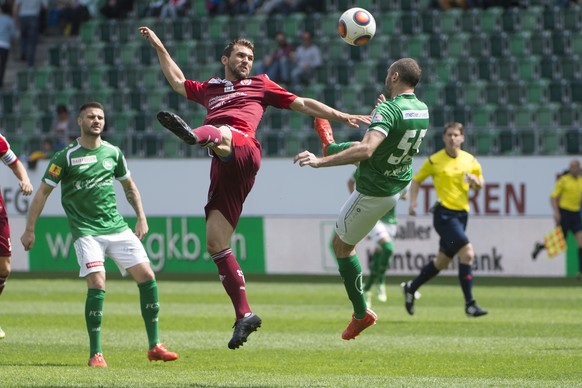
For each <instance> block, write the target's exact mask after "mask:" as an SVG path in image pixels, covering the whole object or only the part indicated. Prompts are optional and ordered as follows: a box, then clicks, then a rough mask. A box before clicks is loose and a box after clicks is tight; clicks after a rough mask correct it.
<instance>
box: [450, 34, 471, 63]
mask: <svg viewBox="0 0 582 388" xmlns="http://www.w3.org/2000/svg"><path fill="white" fill-rule="evenodd" d="M469 37H470V35H469V34H467V33H466V32H458V33H456V34H453V35H449V36H448V39H447V55H448V56H450V57H453V58H465V57H466V56H467V55H468V48H467V47H468V44H469ZM471 44H473V43H471Z"/></svg>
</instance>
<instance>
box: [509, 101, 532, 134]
mask: <svg viewBox="0 0 582 388" xmlns="http://www.w3.org/2000/svg"><path fill="white" fill-rule="evenodd" d="M536 108H537V106H536V105H532V104H524V105H518V106H515V109H514V111H515V112H514V113H515V116H514V117H515V126H516V127H517V128H518V129H520V130H522V129H525V128H531V127H532V124H533V123H535V114H536Z"/></svg>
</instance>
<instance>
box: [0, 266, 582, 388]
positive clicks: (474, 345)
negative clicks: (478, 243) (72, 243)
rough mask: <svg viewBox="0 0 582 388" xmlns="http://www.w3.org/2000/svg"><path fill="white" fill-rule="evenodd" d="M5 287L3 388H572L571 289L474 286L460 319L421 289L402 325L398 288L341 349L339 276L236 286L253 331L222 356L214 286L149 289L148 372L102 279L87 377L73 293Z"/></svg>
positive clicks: (122, 288)
mask: <svg viewBox="0 0 582 388" xmlns="http://www.w3.org/2000/svg"><path fill="white" fill-rule="evenodd" d="M74 276H75V275H70V277H69V278H68V279H67V278H63V279H42V280H40V279H31V278H28V277H19V276H13V277H12V278H11V279H10V281H9V282H8V284H7V287H6V289H5V291H4V294H3V295H2V297H1V298H0V326H1V327H2V328H3V329H4V331H5V332H6V338H5V339H4V340H1V341H0V386H2V387H41V386H42V387H67V386H74V387H181V386H190V387H391V386H395V387H404V386H406V387H417V386H430V387H433V386H437V387H438V386H441V387H467V386H478V387H484V386H487V387H507V386H514V387H569V386H582V284H581V283H579V282H577V281H576V280H573V279H537V280H532V279H486V278H478V279H476V282H475V283H476V284H475V289H474V292H475V297H476V298H477V301H478V302H479V304H480V305H482V306H483V307H484V308H487V309H488V310H489V315H487V316H484V317H481V318H467V317H466V316H465V314H464V310H463V300H462V296H461V290H460V287H459V286H458V282H457V280H456V279H455V278H436V279H435V280H433V282H431V283H429V284H427V285H426V286H425V287H423V288H421V290H420V291H421V292H422V294H423V296H422V299H420V300H419V301H418V302H417V308H416V310H417V311H416V314H415V315H414V316H413V317H410V316H408V314H407V313H406V311H405V310H404V306H403V298H402V295H401V293H400V289H399V287H398V284H399V283H400V281H401V280H403V279H398V278H394V277H389V278H388V282H389V283H388V298H389V300H388V302H387V303H380V302H377V301H375V303H374V305H373V309H374V310H375V311H376V313H377V314H378V316H379V322H378V324H376V325H375V326H373V327H371V328H369V329H367V330H366V331H365V332H364V333H363V334H362V335H361V336H360V337H358V338H357V339H356V340H354V341H343V340H342V339H341V337H340V336H341V333H342V331H343V330H344V328H345V327H346V325H347V323H348V322H349V319H350V316H351V307H350V304H349V302H348V300H347V297H346V295H345V291H344V289H343V285H342V284H341V281H340V279H339V277H330V278H319V277H312V278H310V277H307V278H305V277H304V278H300V279H294V278H290V277H270V278H267V277H257V276H255V277H250V276H249V277H247V293H248V295H249V299H250V302H251V306H252V307H253V310H254V311H255V312H256V313H257V314H259V315H260V316H261V318H262V319H263V327H262V328H261V329H259V331H258V332H256V333H253V334H252V335H251V336H250V337H249V341H248V342H247V343H246V344H245V345H244V346H243V347H242V348H240V349H238V350H234V351H233V350H230V349H228V348H227V343H228V340H229V339H230V336H231V335H232V328H231V326H232V324H233V319H234V318H233V311H232V307H231V305H230V301H229V300H228V298H227V296H226V294H225V293H224V290H223V288H222V286H221V284H220V283H219V281H218V280H217V279H216V276H213V277H212V278H209V277H207V278H196V279H193V280H185V279H184V278H182V279H178V280H171V279H166V278H163V277H162V278H161V279H160V280H159V288H160V300H161V315H160V334H161V339H162V341H164V342H165V343H166V344H167V346H168V348H169V349H170V350H173V351H176V352H178V353H179V355H180V359H179V360H177V361H175V362H168V363H163V362H149V361H147V358H146V353H147V341H146V335H145V329H144V324H143V321H142V319H141V316H140V310H139V303H138V298H139V296H138V290H137V287H136V286H135V284H134V283H133V282H132V281H130V280H127V279H125V280H121V279H119V278H111V279H110V280H108V284H107V286H108V290H107V295H106V299H105V309H104V321H103V327H102V341H103V351H104V355H105V359H106V360H107V362H108V364H109V368H107V369H100V368H89V367H87V366H86V363H87V359H88V339H87V333H86V330H85V323H84V316H83V311H84V302H85V293H86V286H85V282H84V281H83V280H78V279H74Z"/></svg>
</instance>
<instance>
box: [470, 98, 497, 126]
mask: <svg viewBox="0 0 582 388" xmlns="http://www.w3.org/2000/svg"><path fill="white" fill-rule="evenodd" d="M495 110H496V106H495V105H493V104H482V105H479V106H475V107H474V108H473V115H472V116H473V123H472V124H473V126H474V127H475V128H489V127H491V125H492V124H493V121H494V114H495Z"/></svg>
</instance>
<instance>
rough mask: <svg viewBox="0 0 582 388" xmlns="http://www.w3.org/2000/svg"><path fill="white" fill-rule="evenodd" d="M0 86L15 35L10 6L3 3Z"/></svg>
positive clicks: (0, 37)
mask: <svg viewBox="0 0 582 388" xmlns="http://www.w3.org/2000/svg"><path fill="white" fill-rule="evenodd" d="M0 9H1V11H2V13H1V14H0V88H2V87H4V74H5V73H6V63H7V62H8V54H10V47H11V46H12V40H13V39H14V36H15V35H16V26H15V25H14V20H13V19H12V16H11V15H12V8H11V6H10V4H8V3H3V4H2V6H1V7H0Z"/></svg>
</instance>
